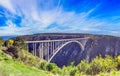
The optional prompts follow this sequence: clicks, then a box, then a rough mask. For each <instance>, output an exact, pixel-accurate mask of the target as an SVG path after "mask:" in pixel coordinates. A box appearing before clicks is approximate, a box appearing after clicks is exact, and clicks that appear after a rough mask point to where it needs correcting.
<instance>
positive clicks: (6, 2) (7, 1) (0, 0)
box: [0, 0, 15, 13]
mask: <svg viewBox="0 0 120 76" xmlns="http://www.w3.org/2000/svg"><path fill="white" fill-rule="evenodd" d="M0 5H2V6H3V7H5V8H7V9H8V10H9V11H11V12H13V13H15V10H14V8H13V6H12V4H11V0H0Z"/></svg>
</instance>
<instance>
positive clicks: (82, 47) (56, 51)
mask: <svg viewBox="0 0 120 76" xmlns="http://www.w3.org/2000/svg"><path fill="white" fill-rule="evenodd" d="M73 42H75V43H77V44H79V46H80V47H81V49H82V51H84V46H83V45H82V43H81V42H79V41H77V40H72V41H68V42H66V43H65V44H63V45H61V47H59V48H57V49H56V50H55V53H54V54H53V55H52V57H50V59H49V60H48V62H50V61H51V60H52V59H53V58H54V56H55V55H56V54H57V53H58V52H59V51H60V50H61V49H62V48H63V47H65V46H66V45H68V44H70V43H73Z"/></svg>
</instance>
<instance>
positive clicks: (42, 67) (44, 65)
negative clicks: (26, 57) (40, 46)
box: [39, 62, 47, 70]
mask: <svg viewBox="0 0 120 76" xmlns="http://www.w3.org/2000/svg"><path fill="white" fill-rule="evenodd" d="M46 64H47V63H46V62H41V63H40V65H39V69H42V70H46Z"/></svg>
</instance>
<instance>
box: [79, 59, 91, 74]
mask: <svg viewBox="0 0 120 76" xmlns="http://www.w3.org/2000/svg"><path fill="white" fill-rule="evenodd" d="M77 68H78V70H79V72H82V73H84V74H86V73H88V72H89V70H90V64H89V63H87V61H86V60H82V61H81V63H80V64H78V66H77Z"/></svg>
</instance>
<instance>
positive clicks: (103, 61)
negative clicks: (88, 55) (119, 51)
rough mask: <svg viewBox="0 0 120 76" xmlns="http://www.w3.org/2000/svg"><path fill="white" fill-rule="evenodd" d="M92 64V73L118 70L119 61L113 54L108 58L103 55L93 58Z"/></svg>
mask: <svg viewBox="0 0 120 76" xmlns="http://www.w3.org/2000/svg"><path fill="white" fill-rule="evenodd" d="M90 65H91V68H92V70H91V73H92V74H98V73H100V72H104V73H105V72H111V71H114V70H117V62H116V61H115V59H113V57H111V56H107V57H106V58H101V56H99V57H96V58H95V59H94V60H92V62H91V63H90Z"/></svg>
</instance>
